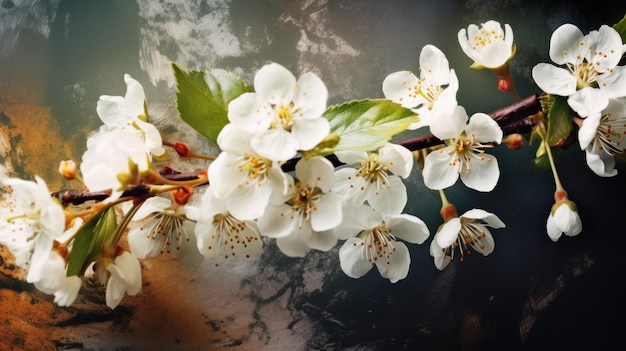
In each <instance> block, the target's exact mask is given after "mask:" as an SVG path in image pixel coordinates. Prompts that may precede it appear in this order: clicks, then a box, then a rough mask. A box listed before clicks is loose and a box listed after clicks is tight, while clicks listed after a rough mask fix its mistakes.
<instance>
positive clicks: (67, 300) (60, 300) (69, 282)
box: [54, 275, 83, 307]
mask: <svg viewBox="0 0 626 351" xmlns="http://www.w3.org/2000/svg"><path fill="white" fill-rule="evenodd" d="M82 283H83V281H82V280H81V279H80V277H78V276H75V275H73V276H71V277H67V278H66V279H65V280H64V283H63V288H62V289H60V290H57V291H56V292H55V293H54V303H56V304H57V305H59V306H61V307H67V306H69V305H71V304H72V303H74V300H76V297H77V296H78V291H79V290H80V287H81V285H82Z"/></svg>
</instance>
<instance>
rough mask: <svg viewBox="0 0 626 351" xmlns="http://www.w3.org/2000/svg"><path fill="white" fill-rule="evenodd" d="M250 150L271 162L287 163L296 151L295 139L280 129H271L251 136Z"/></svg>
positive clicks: (296, 141)
mask: <svg viewBox="0 0 626 351" xmlns="http://www.w3.org/2000/svg"><path fill="white" fill-rule="evenodd" d="M250 145H252V149H253V150H254V151H255V152H256V153H257V154H259V155H260V156H262V157H264V158H267V159H269V160H272V161H277V162H278V161H287V160H289V159H291V158H293V157H294V156H296V153H297V151H298V147H299V145H298V140H297V139H296V137H295V136H294V135H293V134H291V133H289V132H288V131H286V130H284V129H282V128H272V129H268V130H266V131H263V132H261V133H259V134H255V135H254V136H252V140H250Z"/></svg>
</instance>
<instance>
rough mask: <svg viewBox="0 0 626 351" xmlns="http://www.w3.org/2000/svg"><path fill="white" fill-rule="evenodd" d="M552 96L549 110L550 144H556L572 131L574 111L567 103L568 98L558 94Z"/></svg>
mask: <svg viewBox="0 0 626 351" xmlns="http://www.w3.org/2000/svg"><path fill="white" fill-rule="evenodd" d="M552 97H553V100H552V104H551V106H550V110H549V111H548V144H550V145H556V144H557V143H559V142H560V141H562V140H563V139H566V138H567V137H568V136H569V134H570V132H571V131H572V118H573V112H572V109H571V108H570V107H569V105H568V104H567V98H565V97H563V96H557V95H553V96H552Z"/></svg>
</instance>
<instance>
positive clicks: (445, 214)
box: [439, 204, 458, 222]
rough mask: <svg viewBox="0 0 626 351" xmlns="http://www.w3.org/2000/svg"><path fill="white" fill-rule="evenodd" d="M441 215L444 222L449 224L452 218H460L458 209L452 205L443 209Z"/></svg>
mask: <svg viewBox="0 0 626 351" xmlns="http://www.w3.org/2000/svg"><path fill="white" fill-rule="evenodd" d="M439 214H441V218H443V221H444V222H447V221H449V220H451V219H452V218H456V217H458V214H457V212H456V207H454V205H450V204H448V205H445V206H443V207H441V210H440V211H439Z"/></svg>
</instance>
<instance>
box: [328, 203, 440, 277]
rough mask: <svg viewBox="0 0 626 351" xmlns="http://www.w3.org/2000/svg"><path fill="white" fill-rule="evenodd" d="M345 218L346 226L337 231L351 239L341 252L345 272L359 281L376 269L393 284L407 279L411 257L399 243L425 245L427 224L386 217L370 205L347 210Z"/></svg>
mask: <svg viewBox="0 0 626 351" xmlns="http://www.w3.org/2000/svg"><path fill="white" fill-rule="evenodd" d="M344 214H345V216H344V218H345V221H344V223H342V225H340V226H339V227H338V228H337V229H336V231H337V233H338V234H339V235H338V236H339V237H340V238H344V237H345V236H349V238H348V239H347V240H346V241H345V242H344V244H343V245H342V246H341V248H340V249H339V263H340V266H341V269H342V270H343V272H344V273H345V274H346V275H347V276H349V277H351V278H360V277H362V276H364V275H365V274H367V272H369V271H370V270H371V269H372V267H374V266H376V267H377V268H378V272H379V273H380V275H381V276H382V277H383V278H387V279H389V281H391V282H392V283H395V282H397V281H399V280H402V279H404V278H406V276H407V275H408V272H409V266H410V264H411V256H410V254H409V250H408V248H407V247H406V245H405V244H404V243H403V242H401V241H398V239H402V240H404V241H406V242H409V243H412V244H421V243H423V242H424V241H425V240H426V239H427V238H428V236H429V235H430V232H429V231H428V227H427V226H426V224H425V223H424V222H423V221H422V220H421V219H419V218H417V217H415V216H411V215H408V214H393V215H383V214H382V213H381V212H379V211H375V210H373V209H372V208H371V207H369V206H367V205H360V206H353V207H349V208H345V209H344ZM355 234H356V236H353V235H355Z"/></svg>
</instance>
